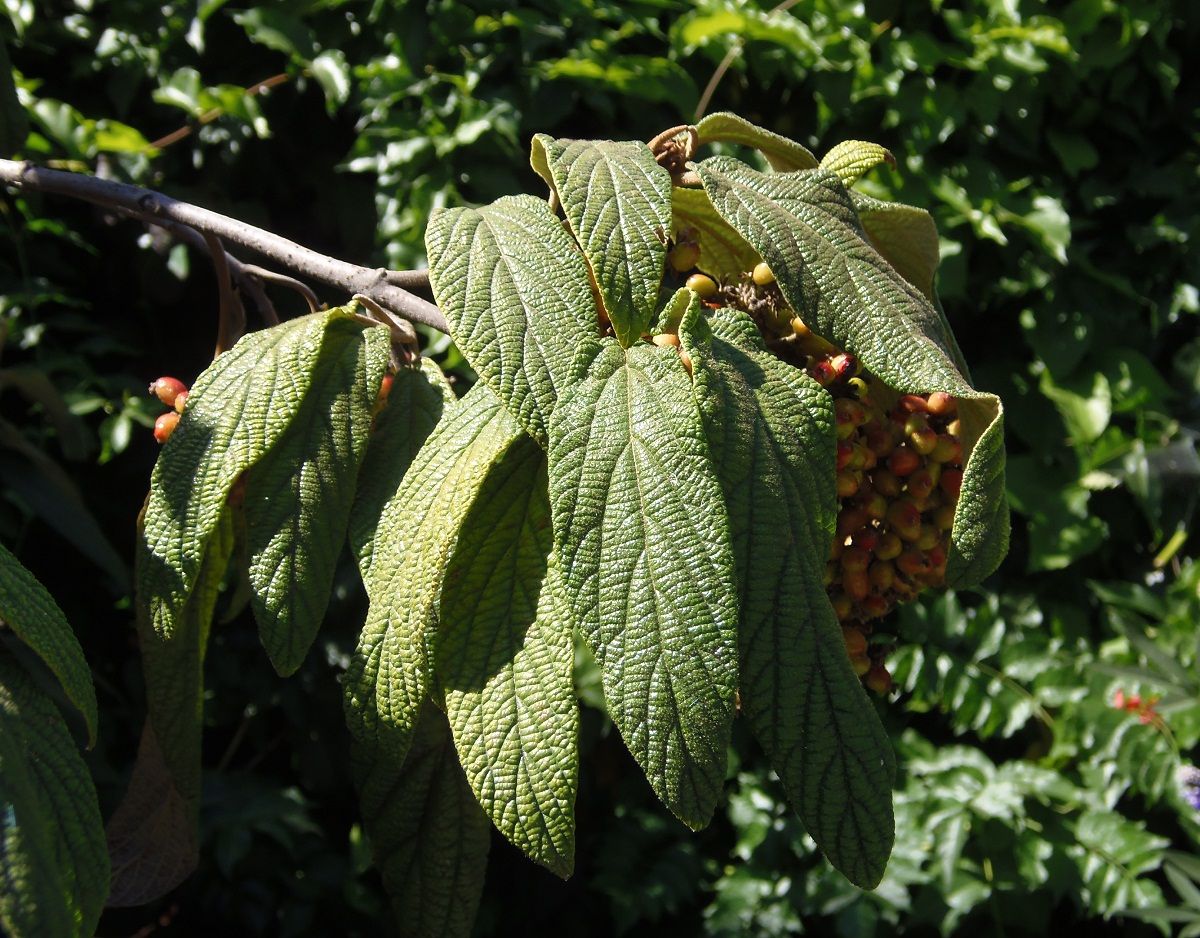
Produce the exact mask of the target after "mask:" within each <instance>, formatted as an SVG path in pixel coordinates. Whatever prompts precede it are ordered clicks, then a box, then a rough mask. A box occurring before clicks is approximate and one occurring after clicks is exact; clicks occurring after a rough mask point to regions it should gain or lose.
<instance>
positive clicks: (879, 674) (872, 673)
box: [866, 664, 892, 694]
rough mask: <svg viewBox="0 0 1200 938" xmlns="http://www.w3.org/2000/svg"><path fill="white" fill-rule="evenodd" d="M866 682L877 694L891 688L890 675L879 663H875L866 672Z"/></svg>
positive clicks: (884, 692)
mask: <svg viewBox="0 0 1200 938" xmlns="http://www.w3.org/2000/svg"><path fill="white" fill-rule="evenodd" d="M866 684H867V687H869V688H870V689H871V690H873V691H874V692H875V693H877V694H886V693H887V692H888V691H890V690H891V689H892V675H891V672H890V671H888V669H887V668H885V667H884V666H883V665H881V664H877V665H875V666H874V667H872V668H871V670H869V671H868V672H867V677H866Z"/></svg>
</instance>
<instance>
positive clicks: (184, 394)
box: [175, 388, 189, 414]
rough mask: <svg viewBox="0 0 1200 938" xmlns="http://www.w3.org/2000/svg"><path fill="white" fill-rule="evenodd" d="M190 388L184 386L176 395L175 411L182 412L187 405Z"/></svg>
mask: <svg viewBox="0 0 1200 938" xmlns="http://www.w3.org/2000/svg"><path fill="white" fill-rule="evenodd" d="M188 393H189V392H188V390H187V389H186V388H184V389H183V390H182V391H180V392H179V393H178V394H176V395H175V413H177V414H182V413H183V408H184V407H186V406H187V399H188Z"/></svg>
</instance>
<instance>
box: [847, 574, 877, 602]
mask: <svg viewBox="0 0 1200 938" xmlns="http://www.w3.org/2000/svg"><path fill="white" fill-rule="evenodd" d="M842 589H844V590H845V591H846V595H847V596H849V597H850V598H851V599H852V600H854V602H856V603H860V602H862V601H863V600H864V599H866V598H867V594H868V593H869V592H871V581H870V580H868V579H867V571H866V570H845V571H843V572H842Z"/></svg>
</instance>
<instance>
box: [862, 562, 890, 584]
mask: <svg viewBox="0 0 1200 938" xmlns="http://www.w3.org/2000/svg"><path fill="white" fill-rule="evenodd" d="M867 578H868V579H869V580H870V581H871V585H872V586H874V587H875V588H876V589H877V590H880V591H884V590H889V589H891V588H892V584H893V583H895V582H896V568H895V567H893V566H892V565H891V563H889V562H888V561H886V560H876V561H875V562H874V563H873V564H871V569H870V570H868V571H867Z"/></svg>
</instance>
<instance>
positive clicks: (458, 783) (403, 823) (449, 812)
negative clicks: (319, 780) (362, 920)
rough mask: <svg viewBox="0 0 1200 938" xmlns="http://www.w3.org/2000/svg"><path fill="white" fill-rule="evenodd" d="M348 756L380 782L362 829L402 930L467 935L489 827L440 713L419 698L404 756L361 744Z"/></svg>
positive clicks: (436, 937)
mask: <svg viewBox="0 0 1200 938" xmlns="http://www.w3.org/2000/svg"><path fill="white" fill-rule="evenodd" d="M352 753H353V756H354V759H355V766H354V769H355V774H356V776H357V777H366V776H370V777H371V778H373V779H374V780H375V781H376V783H377V784H378V785H379V791H380V795H381V797H380V800H379V807H378V812H377V813H376V814H375V815H374V816H373V818H372V820H371V821H370V822H369V823H368V824H367V834H368V836H369V838H370V840H371V850H372V853H373V854H374V857H375V863H376V865H377V866H378V867H379V871H380V873H381V874H382V876H383V885H384V888H385V889H386V890H387V893H388V895H389V896H390V898H391V904H392V911H393V913H394V915H395V918H396V922H397V924H398V925H399V928H400V932H401V934H404V935H411V936H412V938H458V936H466V935H469V934H470V933H471V926H472V924H473V923H474V920H475V909H476V907H477V906H478V905H479V896H480V894H481V893H482V891H483V877H484V872H485V870H486V868H487V854H488V845H489V844H488V841H489V826H488V819H487V816H486V815H485V814H484V813H483V811H482V810H481V809H480V807H479V804H478V802H477V801H476V800H475V795H474V793H473V792H472V791H471V787H470V786H469V785H468V784H467V780H466V778H465V776H464V775H463V770H462V766H460V765H459V764H458V757H457V755H456V754H455V751H454V742H453V740H452V739H451V737H450V728H449V726H448V725H447V723H446V716H445V714H443V713H442V712H441V711H440V710H438V708H437V707H436V706H434V705H433V703H432V702H431V701H425V702H424V704H423V705H422V706H421V708H420V713H419V716H418V718H417V721H416V724H415V729H414V732H413V735H412V745H411V747H410V748H409V749H408V753H407V756H406V757H402V758H401V759H395V758H394V753H391V752H384V751H382V750H379V751H375V752H374V753H368V752H367V751H366V750H365V749H364V748H362V747H360V746H355V747H354V748H353V749H352Z"/></svg>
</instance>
